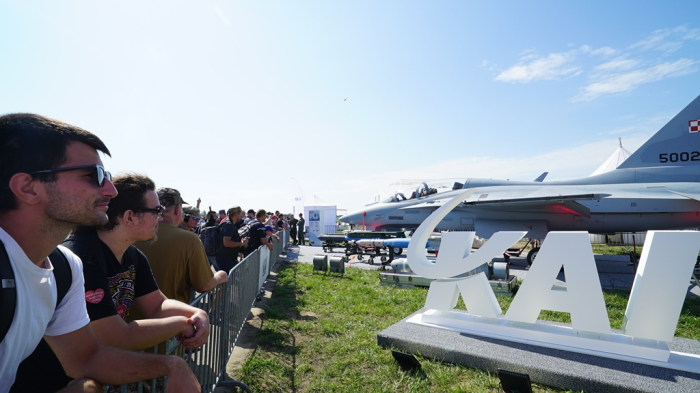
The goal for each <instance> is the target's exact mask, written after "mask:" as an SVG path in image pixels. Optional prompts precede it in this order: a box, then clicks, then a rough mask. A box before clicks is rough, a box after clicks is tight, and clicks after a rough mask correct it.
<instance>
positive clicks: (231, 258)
mask: <svg viewBox="0 0 700 393" xmlns="http://www.w3.org/2000/svg"><path fill="white" fill-rule="evenodd" d="M226 213H227V214H228V218H227V219H226V221H224V222H223V224H221V226H220V227H219V234H218V236H221V246H220V247H219V250H218V252H217V253H216V264H217V265H218V266H219V270H223V271H225V272H227V273H228V272H230V271H231V269H233V267H234V266H236V264H237V263H238V254H239V253H240V250H241V248H242V247H245V246H247V245H248V237H247V236H246V237H244V238H243V239H241V236H240V235H239V233H238V230H239V229H240V228H241V226H242V225H243V220H241V218H242V217H243V210H241V207H240V206H234V207H232V208H229V209H228V211H227V212H226Z"/></svg>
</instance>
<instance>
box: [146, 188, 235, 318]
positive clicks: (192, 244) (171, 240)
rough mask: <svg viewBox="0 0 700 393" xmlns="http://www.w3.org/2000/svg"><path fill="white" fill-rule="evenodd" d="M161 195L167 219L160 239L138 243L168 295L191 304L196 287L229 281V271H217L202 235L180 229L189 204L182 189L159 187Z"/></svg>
mask: <svg viewBox="0 0 700 393" xmlns="http://www.w3.org/2000/svg"><path fill="white" fill-rule="evenodd" d="M158 198H159V200H160V203H161V205H163V206H165V212H163V221H162V222H161V223H160V225H159V227H158V241H156V242H152V243H147V242H137V243H136V244H135V245H136V247H137V248H138V249H139V250H141V251H142V252H143V253H144V254H146V257H147V258H148V262H149V263H150V264H151V270H152V271H153V277H155V278H156V282H157V283H158V286H159V287H160V290H161V291H162V292H163V293H164V294H165V296H167V297H168V298H169V299H176V300H179V301H181V302H184V303H189V302H190V301H191V299H190V294H191V292H192V289H194V290H195V291H197V292H206V291H208V290H210V289H213V288H215V287H216V286H217V285H219V284H224V283H226V282H227V281H228V274H226V272H216V274H214V272H212V270H211V265H210V264H209V260H208V259H207V254H206V253H205V252H204V245H203V244H202V241H201V240H199V237H198V236H197V235H195V234H194V233H192V232H190V231H187V230H183V229H181V228H178V225H180V223H181V222H182V220H183V219H184V212H183V210H182V205H183V203H185V202H184V201H183V200H182V197H181V196H180V192H179V191H178V190H176V189H174V188H169V187H163V188H159V189H158ZM143 317H144V316H143V314H142V313H140V312H135V313H134V314H133V316H132V318H134V319H142V318H143Z"/></svg>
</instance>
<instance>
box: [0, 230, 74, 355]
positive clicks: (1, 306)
mask: <svg viewBox="0 0 700 393" xmlns="http://www.w3.org/2000/svg"><path fill="white" fill-rule="evenodd" d="M49 259H51V264H52V265H53V275H54V277H55V278H56V292H57V294H58V297H57V298H56V307H58V305H59V304H61V301H62V300H63V298H64V297H66V294H67V293H68V290H69V289H70V286H71V285H72V284H73V272H72V270H71V268H70V265H69V264H68V260H67V259H66V256H65V255H63V253H62V252H61V251H60V250H59V249H58V248H56V249H55V250H53V252H52V253H51V254H50V255H49ZM0 279H2V290H0V342H2V340H4V339H5V335H6V334H7V331H8V330H10V326H11V325H12V320H13V319H14V317H15V308H16V306H17V288H16V287H15V285H16V283H15V273H14V272H13V271H12V265H10V258H9V257H8V255H7V250H5V245H4V244H3V243H2V242H1V241H0ZM42 340H43V339H42Z"/></svg>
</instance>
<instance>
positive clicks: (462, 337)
mask: <svg viewBox="0 0 700 393" xmlns="http://www.w3.org/2000/svg"><path fill="white" fill-rule="evenodd" d="M426 311H427V310H421V311H419V312H417V313H415V314H413V315H411V316H409V317H408V318H406V319H404V320H403V321H401V322H399V323H397V324H395V325H393V326H391V327H389V328H387V329H386V330H384V331H382V332H380V333H379V334H378V335H377V344H378V345H380V346H382V347H386V348H397V349H398V350H401V351H404V352H408V353H413V354H419V355H421V356H424V357H427V358H432V359H436V360H441V361H445V362H449V363H456V364H463V365H465V366H469V367H475V368H479V369H484V370H488V371H490V372H493V373H496V371H497V369H498V368H504V369H508V370H512V371H517V372H521V373H527V374H529V375H530V379H531V380H532V381H533V382H537V383H541V384H544V385H548V386H556V387H563V388H567V389H571V390H574V391H580V390H584V391H586V392H602V391H606V392H610V391H614V392H691V391H700V374H696V373H692V372H687V371H681V370H676V369H671V368H666V367H667V366H666V367H657V366H655V365H651V364H649V363H651V362H650V361H647V362H645V364H640V363H639V359H635V360H634V361H633V362H630V361H626V360H622V359H619V358H618V359H614V358H608V357H600V356H595V355H592V354H587V353H578V352H571V351H570V350H560V349H554V348H545V347H542V346H538V345H532V344H531V343H527V342H512V341H505V340H500V339H497V338H488V337H482V336H478V335H474V334H468V333H465V332H460V331H455V330H448V329H444V328H436V327H432V326H428V324H427V323H409V322H408V321H409V320H410V319H412V318H414V322H415V318H416V317H417V316H419V315H420V314H422V313H424V312H426ZM537 324H538V325H542V326H543V330H545V331H546V330H547V328H546V326H549V327H563V328H570V326H569V325H567V324H561V323H548V322H544V321H538V323H537ZM620 333H621V332H619V331H613V334H620ZM668 347H669V349H670V350H671V357H670V358H669V362H671V363H678V364H681V363H683V361H682V360H681V359H674V357H675V356H676V355H674V354H676V353H683V355H685V356H686V357H687V356H690V357H698V356H700V342H698V341H697V340H690V339H682V338H674V339H673V340H672V341H670V342H668ZM676 360H678V361H676ZM686 360H687V359H686ZM678 368H683V366H679V367H678Z"/></svg>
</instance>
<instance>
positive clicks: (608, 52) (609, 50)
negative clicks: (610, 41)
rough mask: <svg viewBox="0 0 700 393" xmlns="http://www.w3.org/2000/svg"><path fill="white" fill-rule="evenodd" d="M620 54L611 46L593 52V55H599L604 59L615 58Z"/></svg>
mask: <svg viewBox="0 0 700 393" xmlns="http://www.w3.org/2000/svg"><path fill="white" fill-rule="evenodd" d="M618 53H620V52H619V51H618V50H616V49H613V48H611V47H609V46H604V47H602V48H598V49H595V50H592V51H591V54H592V55H599V56H604V57H610V56H615V55H616V54H618Z"/></svg>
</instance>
